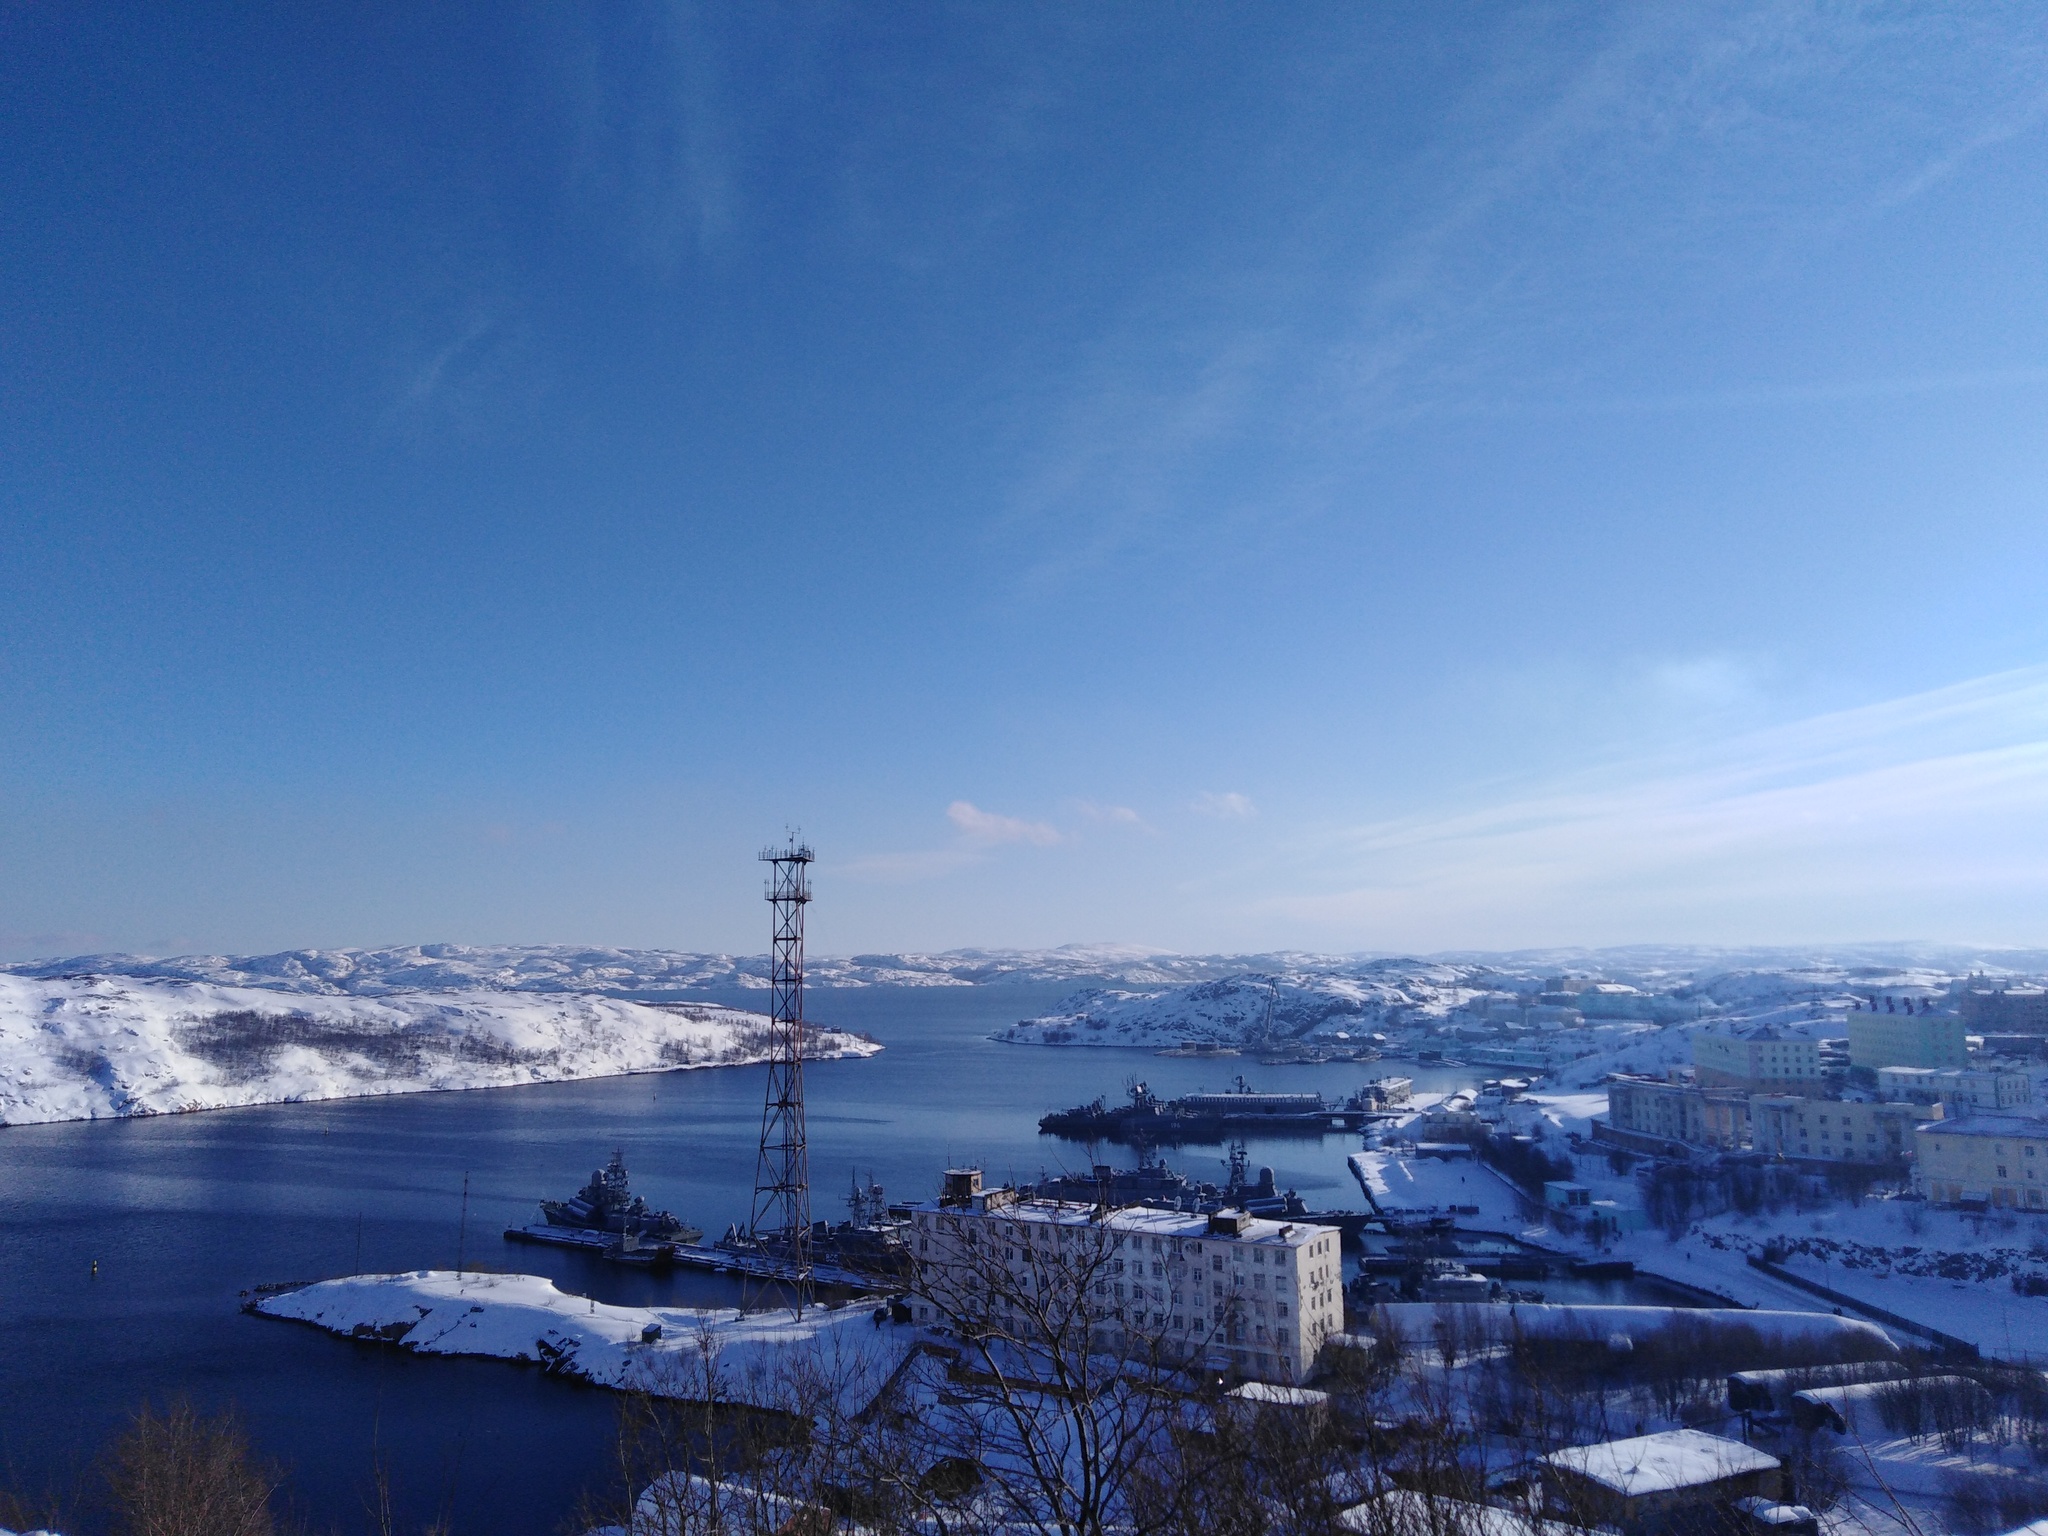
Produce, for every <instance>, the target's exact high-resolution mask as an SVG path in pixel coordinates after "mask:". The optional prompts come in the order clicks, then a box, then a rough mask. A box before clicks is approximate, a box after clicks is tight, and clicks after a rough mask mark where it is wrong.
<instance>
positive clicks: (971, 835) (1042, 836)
mask: <svg viewBox="0 0 2048 1536" xmlns="http://www.w3.org/2000/svg"><path fill="white" fill-rule="evenodd" d="M946 820H947V821H949V822H951V823H952V824H953V829H954V835H953V840H952V842H950V843H948V844H946V845H945V846H943V847H939V848H921V849H912V850H909V851H907V852H901V853H877V854H869V855H867V856H866V857H864V858H858V859H854V860H853V861H851V862H850V863H848V864H847V865H846V866H845V867H844V869H843V870H842V873H845V874H848V875H851V876H853V877H854V878H856V879H866V880H875V881H881V882H888V883H897V882H907V881H914V880H935V879H937V878H939V877H940V876H942V875H949V874H952V873H953V872H954V871H956V870H960V869H965V868H967V867H968V866H969V865H972V864H979V863H980V862H981V861H982V860H983V859H985V858H987V857H988V856H989V854H990V853H991V852H992V851H993V850H995V849H997V848H1002V847H1006V846H1014V845H1018V844H1022V845H1024V846H1027V847H1033V848H1050V847H1053V846H1054V845H1056V844H1058V843H1063V842H1065V841H1066V840H1067V838H1066V834H1064V833H1063V832H1061V831H1060V829H1059V828H1058V827H1055V826H1053V825H1052V824H1051V823H1050V822H1044V821H1026V820H1025V819H1023V818H1022V817H1018V816H1004V815H1001V814H1000V813H998V812H995V811H984V810H983V809H982V808H981V807H980V806H978V805H976V804H974V803H973V802H972V801H971V800H955V801H954V802H953V803H952V804H951V805H949V806H947V807H946Z"/></svg>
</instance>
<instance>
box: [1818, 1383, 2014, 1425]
mask: <svg viewBox="0 0 2048 1536" xmlns="http://www.w3.org/2000/svg"><path fill="white" fill-rule="evenodd" d="M1909 1393H1910V1394H1924V1395H1926V1396H1928V1397H1931V1398H1938V1399H1941V1400H1943V1401H1945V1402H1947V1403H1957V1404H1967V1405H1968V1406H1969V1407H1970V1408H1971V1409H1972V1410H1973V1411H1975V1412H1982V1411H1983V1410H1984V1409H1985V1408H1987V1407H1988V1406H1989V1402H1990V1394H1989V1393H1987V1392H1986V1391H1985V1390H1984V1388H1983V1387H1981V1386H1979V1385H1978V1384H1977V1383H1976V1382H1974V1381H1972V1380H1970V1378H1969V1377H1967V1376H1915V1377H1913V1378H1912V1379H1911V1380H1910V1381H1859V1382H1850V1383H1848V1384H1845V1385H1843V1386H1834V1387H1808V1388H1806V1389H1805V1390H1804V1391H1800V1392H1794V1393H1793V1394H1792V1403H1791V1410H1790V1411H1791V1414H1792V1422H1793V1423H1794V1424H1797V1425H1798V1426H1799V1427H1800V1428H1801V1429H1803V1430H1806V1431H1808V1432H1811V1431H1813V1430H1816V1429H1831V1430H1833V1431H1834V1432H1835V1433H1836V1434H1838V1435H1846V1434H1849V1433H1850V1432H1851V1431H1855V1432H1857V1433H1868V1432H1870V1431H1871V1430H1872V1429H1875V1428H1882V1427H1883V1425H1882V1418H1881V1411H1882V1409H1881V1405H1882V1403H1883V1401H1884V1398H1885V1396H1886V1394H1896V1395H1899V1396H1905V1395H1907V1394H1909Z"/></svg>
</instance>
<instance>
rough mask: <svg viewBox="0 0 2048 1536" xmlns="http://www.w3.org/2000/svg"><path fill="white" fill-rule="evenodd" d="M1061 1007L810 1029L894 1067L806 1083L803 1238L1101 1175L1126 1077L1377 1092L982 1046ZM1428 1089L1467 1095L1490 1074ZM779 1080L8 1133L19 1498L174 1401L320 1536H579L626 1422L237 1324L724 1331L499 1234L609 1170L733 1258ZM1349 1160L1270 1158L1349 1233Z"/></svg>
mask: <svg viewBox="0 0 2048 1536" xmlns="http://www.w3.org/2000/svg"><path fill="white" fill-rule="evenodd" d="M1067 990H1068V989H1067V988H1066V987H1064V986H1059V987H1004V988H988V989H982V988H972V989H970V988H944V989H909V988H905V989H886V990H883V989H875V990H862V991H830V992H818V993H814V994H812V997H811V1006H810V1008H809V1010H808V1011H809V1012H810V1014H811V1015H812V1017H814V1018H815V1019H817V1020H818V1021H820V1022H822V1023H830V1024H840V1025H845V1026H848V1027H851V1028H855V1029H861V1030H865V1031H866V1032H868V1033H870V1034H872V1035H874V1036H875V1037H876V1038H878V1039H880V1040H881V1041H882V1042H883V1043H884V1044H885V1046H886V1047H887V1049H886V1050H884V1051H883V1052H882V1054H881V1055H879V1056H877V1057H874V1058H872V1059H870V1060H867V1061H856V1062H828V1063H820V1064H814V1065H812V1066H811V1067H810V1069H809V1075H808V1088H809V1095H808V1097H809V1105H810V1143H811V1170H812V1186H813V1191H814V1192H813V1197H812V1198H813V1210H814V1213H815V1214H816V1215H818V1216H822V1217H830V1218H832V1219H835V1220H836V1219H838V1218H839V1217H840V1216H842V1215H843V1207H842V1206H841V1204H840V1202H841V1200H842V1198H843V1192H844V1190H845V1189H846V1187H847V1184H848V1182H849V1180H850V1178H851V1176H852V1175H853V1174H854V1173H855V1172H856V1171H858V1172H859V1174H860V1175H861V1176H862V1177H863V1178H865V1177H869V1176H873V1177H876V1178H879V1179H881V1180H882V1182H883V1183H884V1184H885V1185H886V1186H887V1187H888V1189H889V1192H890V1193H891V1195H893V1196H896V1197H898V1198H902V1197H918V1198H922V1197H924V1196H927V1195H930V1194H932V1193H934V1192H935V1191H936V1188H937V1182H938V1176H939V1172H940V1170H941V1169H943V1168H945V1167H946V1166H948V1165H954V1164H962V1163H976V1164H979V1165H981V1166H982V1167H984V1168H986V1169H987V1170H988V1172H989V1174H990V1176H991V1177H992V1178H993V1179H1001V1178H1004V1177H1008V1176H1027V1177H1028V1176H1033V1175H1036V1174H1037V1173H1038V1172H1039V1171H1040V1170H1041V1169H1054V1168H1058V1167H1060V1166H1062V1165H1065V1166H1070V1167H1076V1168H1079V1167H1085V1166H1086V1163H1087V1153H1086V1150H1085V1149H1082V1148H1078V1147H1073V1146H1070V1145H1068V1144H1066V1143H1062V1142H1058V1141H1054V1140H1051V1139H1047V1138H1041V1137H1040V1136H1039V1135H1038V1133H1037V1119H1038V1116H1039V1115H1040V1114H1042V1113H1043V1112H1044V1111H1045V1110H1047V1109H1049V1108H1052V1107H1055V1106H1064V1105H1067V1104H1070V1103H1073V1102H1077V1101H1079V1100H1082V1099H1087V1098H1092V1097H1094V1096H1095V1095H1096V1094H1098V1093H1108V1094H1111V1095H1115V1094H1117V1093H1119V1092H1120V1091H1121V1088H1122V1085H1123V1082H1124V1081H1125V1079H1126V1078H1128V1077H1130V1076H1133V1075H1136V1076H1142V1077H1144V1078H1145V1079H1147V1080H1148V1081H1150V1082H1151V1084H1152V1085H1153V1087H1154V1088H1155V1089H1158V1090H1160V1091H1162V1092H1167V1093H1179V1092H1185V1091H1189V1090H1192V1089H1195V1088H1200V1087H1211V1088H1220V1087H1223V1086H1224V1085H1225V1084H1226V1083H1227V1081H1228V1079H1229V1078H1230V1076H1231V1075H1232V1074H1233V1073H1234V1072H1236V1071H1237V1070H1240V1069H1242V1070H1243V1071H1245V1073H1246V1074H1247V1075H1248V1076H1250V1077H1251V1078H1252V1079H1253V1081H1254V1082H1255V1083H1257V1084H1258V1085H1259V1086H1261V1087H1268V1086H1270V1087H1273V1088H1295V1087H1300V1088H1320V1089H1321V1090H1323V1091H1324V1092H1325V1093H1329V1094H1334V1093H1347V1092H1349V1091H1350V1090H1351V1088H1352V1087H1354V1086H1355V1085H1356V1084H1358V1083H1359V1082H1362V1081H1364V1080H1365V1079H1366V1078H1368V1077H1372V1076H1377V1075H1380V1074H1381V1072H1382V1071H1383V1070H1385V1069H1381V1068H1377V1067H1368V1066H1349V1065H1333V1066H1326V1067H1270V1068H1262V1067H1259V1066H1257V1065H1256V1064H1255V1063H1246V1062H1240V1061H1235V1060H1232V1061H1193V1060H1176V1059H1171V1058H1163V1057H1157V1056H1154V1055H1151V1054H1150V1053H1146V1052H1135V1051H1117V1050H1096V1049H1089V1050H1051V1049H1045V1048H1042V1047H1026V1046H1003V1045H996V1044H994V1043H992V1042H990V1041H988V1040H987V1039H986V1038H984V1037H985V1036H986V1035H987V1034H988V1032H989V1031H990V1030H992V1029H994V1028H996V1027H998V1026H1000V1025H1003V1024H1007V1023H1010V1022H1012V1021H1013V1020H1015V1019H1017V1018H1020V1017H1024V1016H1026V1015H1029V1014H1032V1013H1038V1012H1043V1011H1044V1010H1045V1008H1046V1007H1047V1006H1049V1005H1050V1004H1051V1003H1052V1002H1053V1001H1055V1000H1056V999H1057V998H1058V997H1059V996H1061V995H1063V994H1064V993H1065V992H1066V991H1067ZM1395 1070H1400V1071H1403V1072H1407V1071H1410V1070H1411V1069H1410V1068H1408V1067H1405V1066H1402V1067H1397V1068H1395ZM1423 1076H1428V1077H1429V1080H1430V1081H1431V1082H1434V1080H1435V1077H1441V1078H1442V1079H1443V1081H1444V1084H1445V1085H1448V1084H1449V1083H1451V1082H1453V1081H1464V1080H1469V1079H1470V1077H1471V1076H1472V1074H1471V1073H1469V1072H1466V1073H1459V1072H1457V1071H1453V1070H1440V1071H1439V1072H1438V1073H1436V1074H1434V1075H1427V1074H1425V1075H1423ZM763 1077H764V1074H763V1072H762V1070H761V1069H760V1068H732V1069H723V1070H711V1071H697V1072H677V1073H666V1074H660V1075H650V1076H643V1077H630V1078H611V1079H607V1080H604V1081H601V1082H588V1083H568V1084H557V1085H553V1086H548V1087H536V1088H514V1089H497V1090H489V1091H482V1092H474V1093H448V1094H409V1095H403V1096H398V1097H392V1098H385V1099H355V1100H346V1101H340V1102H336V1103H329V1104H312V1105H280V1106H276V1107H272V1108H265V1109H248V1110H231V1111H223V1112H218V1113H212V1114H202V1115H177V1116H164V1117H160V1118H156V1119H150V1120H130V1121H102V1122H98V1123H86V1124H73V1125H59V1126H27V1127H16V1128H13V1129H8V1130H4V1131H0V1231H4V1234H5V1241H4V1243H0V1483H4V1484H5V1485H6V1486H8V1487H11V1488H12V1489H14V1490H15V1491H16V1492H18V1493H23V1494H28V1495H31V1496H40V1495H42V1494H43V1493H45V1492H46V1491H52V1490H54V1491H56V1492H58V1493H59V1494H61V1495H67V1496H70V1497H73V1498H74V1499H75V1497H76V1495H77V1493H78V1491H79V1490H80V1489H83V1488H85V1487H87V1486H88V1485H89V1482H90V1463H91V1460H92V1457H93V1456H94V1454H95V1453H96V1452H97V1451H98V1449H99V1448H100V1447H101V1446H102V1445H104V1443H105V1442H106V1440H107V1439H108V1437H109V1436H110V1435H111V1434H113V1433H115V1432H117V1431H118V1429H119V1428H120V1426H121V1423H122V1421H123V1419H124V1418H125V1416H126V1415H127V1414H128V1413H129V1412H131V1411H132V1410H133V1408H134V1407H135V1406H136V1405H137V1404H138V1403H140V1402H141V1401H142V1400H143V1399H144V1398H146V1397H154V1398H157V1399H162V1398H165V1397H168V1396H170V1395H172V1394H184V1395H186V1396H189V1397H190V1398H192V1399H193V1400H194V1401H195V1402H196V1403H198V1404H199V1405H201V1406H203V1407H208V1408H211V1407H217V1406H222V1405H229V1404H232V1405H234V1406H235V1407H237V1408H238V1409H239V1410H240V1412H241V1413H242V1415H243V1417H244V1419H245V1421H246V1422H247V1424H248V1426H249V1429H250V1432H251V1435H252V1438H253V1439H254V1440H255V1442H256V1443H257V1445H258V1447H259V1448H260V1449H261V1450H262V1451H263V1452H264V1453H265V1454H266V1455H268V1456H270V1457H272V1458H274V1459H276V1460H277V1461H278V1462H280V1463H282V1464H283V1465H284V1466H285V1467H286V1468H287V1470H288V1473H289V1480H290V1487H291V1490H292V1493H293V1496H294V1498H295V1500H296V1502H297V1504H298V1506H299V1507H300V1509H301V1510H302V1511H304V1512H305V1513H307V1514H308V1515H309V1516H310V1517H311V1521H312V1525H313V1528H314V1529H316V1530H322V1531H325V1530H342V1531H356V1530H368V1529H371V1522H370V1519H369V1516H368V1513H367V1504H366V1500H367V1499H368V1497H369V1493H370V1489H371V1486H372V1483H371V1479H372V1470H373V1468H374V1467H375V1466H376V1465H377V1464H378V1463H379V1461H380V1460H381V1461H382V1462H383V1464H384V1465H385V1466H386V1468H387V1470H388V1475H389V1477H390V1480H391V1485H392V1488H393V1493H394V1498H395V1501H396V1503H397V1505H398V1508H399V1512H400V1515H401V1517H402V1523H403V1524H404V1526H406V1527H407V1528H413V1527H417V1526H418V1525H419V1524H421V1523H423V1522H425V1521H427V1520H429V1519H431V1518H434V1517H437V1516H444V1515H445V1516H447V1517H449V1518H450V1519H451V1520H452V1522H453V1530H454V1531H455V1532H457V1533H462V1536H481V1533H486V1532H492V1533H495V1532H526V1531H531V1532H538V1533H546V1532H554V1531H557V1530H560V1529H562V1528H563V1527H564V1523H565V1522H566V1521H567V1520H569V1518H570V1517H571V1515H572V1514H573V1512H574V1509H575V1505H576V1502H577V1499H578V1496H579V1495H580V1494H581V1493H582V1492H584V1491H585V1490H586V1488H588V1487H590V1486H592V1485H593V1484H595V1483H596V1482H598V1481H600V1480H601V1479H602V1476H603V1469H604V1462H605V1447H606V1443H607V1440H608V1437H609V1436H610V1435H611V1433H612V1430H613V1424H614V1418H613V1415H614V1410H615V1404H614V1400H613V1398H612V1397H611V1396H610V1394H608V1393H605V1392H602V1391H599V1390H597V1389H594V1388H587V1387H579V1386H576V1385H574V1384H571V1383H564V1382H561V1381H557V1380H553V1379H549V1378H546V1377H543V1376H541V1375H540V1374H539V1373H538V1372H536V1371H532V1370H528V1369H523V1368H521V1367H518V1366H514V1365H509V1364H500V1363H497V1362H492V1361H450V1360H421V1359H415V1358H413V1357H412V1356H409V1355H406V1354H404V1353H403V1352H401V1351H397V1350H390V1349H382V1348H377V1347H373V1346H368V1345H361V1344H355V1343H351V1342H349V1341H346V1340H342V1339H337V1338H334V1337H331V1336H329V1335H326V1334H322V1333H319V1332H316V1331H314V1330H312V1329H310V1328H305V1327H301V1326H297V1325H293V1324H287V1323H281V1322H275V1321H269V1320H265V1319H260V1318H255V1317H250V1316H247V1315H245V1314H243V1313H241V1312H240V1311H239V1310H238V1305H237V1303H238V1298H239V1294H240V1293H241V1292H242V1291H243V1290H245V1289H246V1288H248V1287H250V1286H253V1285H256V1284H259V1283H263V1282H267V1281H278V1280H291V1279H302V1278H317V1277H322V1276H328V1275H338V1274H345V1273H350V1272H352V1271H356V1270H381V1271H388V1270H401V1269H416V1268H425V1267H441V1268H452V1267H454V1265H455V1264H456V1262H457V1259H458V1255H460V1256H461V1257H463V1258H464V1259H465V1260H466V1261H467V1262H469V1263H471V1264H475V1265H479V1266H482V1267H492V1268H500V1269H516V1270H520V1271H523V1272H526V1273H530V1274H546V1275H550V1276H552V1277H554V1278H555V1280H556V1282H557V1283H558V1284H559V1285H561V1286H562V1287H563V1288H564V1289H565V1290H570V1291H574V1292H576V1293H577V1294H582V1295H594V1296H597V1297H598V1298H600V1299H602V1300H606V1301H622V1302H639V1301H647V1300H656V1299H658V1300H662V1301H667V1302H688V1301H693V1300H694V1301H704V1302H716V1303H731V1302H733V1301H735V1300H737V1296H736V1293H735V1292H734V1290H733V1289H732V1288H731V1287H730V1286H729V1284H728V1283H727V1282H724V1281H721V1280H717V1279H715V1278H711V1277H703V1276H692V1275H676V1276H672V1277H657V1276H653V1275H648V1274H643V1273H638V1272H635V1271H629V1270H622V1269H620V1268H617V1267H615V1266H608V1265H605V1264H603V1263H602V1262H601V1261H598V1260H595V1259H592V1258H589V1257H587V1256H584V1255H581V1254H576V1253H569V1252H559V1251H555V1250H549V1249H540V1248H533V1247H525V1246H514V1245H511V1244H507V1243H505V1242H504V1241H503V1240H502V1238H501V1237H500V1233H501V1232H502V1231H503V1229H504V1228H505V1227H506V1226H508V1225H517V1224H521V1223H524V1222H526V1221H530V1220H532V1219H534V1204H535V1202H536V1201H537V1200H539V1199H540V1198H541V1197H542V1196H544V1195H555V1196H566V1195H568V1194H570V1193H572V1192H573V1191H574V1190H575V1189H576V1188H577V1186H579V1185H580V1184H581V1183H582V1182H583V1181H584V1179H585V1178H587V1177H588V1176H589V1173H590V1170H591V1169H592V1168H593V1167H595V1166H596V1165H597V1164H598V1163H600V1162H601V1161H603V1159H604V1157H605V1156H606V1155H607V1154H608V1152H609V1151H610V1149H611V1148H612V1147H613V1146H619V1147H623V1148H624V1150H625V1154H626V1160H627V1164H628V1166H629V1167H630V1168H631V1169H632V1172H633V1179H634V1183H635V1186H636V1187H637V1188H638V1189H640V1190H642V1191H643V1192H644V1193H645V1194H646V1195H647V1196H648V1198H649V1199H650V1201H651V1202H653V1203H654V1204H656V1205H661V1206H667V1207H669V1208H670V1209H673V1210H674V1211H676V1212H677V1213H678V1214H679V1215H682V1216H683V1217H685V1218H686V1219H687V1220H690V1221H692V1222H695V1223H696V1224H697V1225H699V1226H701V1227H703V1228H704V1229H705V1231H706V1232H707V1233H708V1234H710V1235H712V1236H716V1235H717V1234H718V1233H720V1232H722V1231H723V1230H724V1229H725V1227H726V1226H727V1224H728V1223H731V1222H736V1221H737V1222H744V1221H745V1220H746V1219H747V1217H748V1214H749V1204H750V1196H751V1190H752V1187H753V1179H754V1149H755V1140H756V1136H757V1134H758V1131H759V1127H760V1118H761V1094H762V1086H763ZM1355 1145H1356V1143H1355V1140H1354V1139H1353V1138H1349V1137H1335V1136H1333V1137H1330V1138H1328V1139H1326V1140H1324V1141H1322V1142H1316V1141H1298V1140H1297V1141H1273V1142H1262V1143H1254V1144H1253V1146H1252V1148H1251V1151H1252V1156H1253V1161H1254V1163H1255V1164H1256V1163H1265V1164H1271V1165H1272V1166H1273V1167H1274V1168H1275V1169H1276V1170H1277V1173H1278V1176H1279V1180H1280V1183H1281V1185H1282V1187H1287V1186H1292V1187H1294V1188H1297V1189H1299V1190H1301V1191H1302V1192H1303V1194H1305V1195H1307V1196H1308V1197H1309V1199H1310V1203H1311V1204H1330V1205H1343V1206H1353V1207H1355V1206H1357V1205H1358V1204H1359V1203H1360V1202H1359V1198H1358V1192H1357V1188H1356V1186H1355V1185H1353V1184H1352V1183H1351V1181H1350V1178H1349V1176H1348V1174H1347V1172H1346V1169H1345V1166H1344V1155H1345V1153H1346V1152H1348V1151H1349V1150H1351V1149H1352V1148H1353V1147H1354V1146H1355ZM1119 1160H1122V1155H1120V1159H1119ZM1168 1160H1169V1161H1171V1162H1172V1163H1173V1164H1174V1165H1175V1166H1176V1167H1179V1168H1181V1169H1183V1170H1184V1171H1186V1172H1189V1173H1191V1174H1194V1175H1195V1176H1197V1177H1204V1178H1206V1177H1216V1176H1218V1175H1220V1173H1221V1172H1222V1166H1223V1164H1222V1149H1221V1148H1200V1147H1189V1148H1185V1149H1182V1150H1181V1151H1179V1152H1169V1153H1168ZM465 1174H467V1176H468V1178H469V1187H470V1193H469V1205H468V1213H469V1214H468V1223H467V1227H466V1229H465V1228H464V1226H463V1223H462V1219H461V1218H462V1210H463V1204H462V1188H463V1179H464V1176H465ZM94 1260H97V1261H98V1263H99V1274H98V1277H97V1278H94V1277H93V1275H92V1265H93V1262H94ZM88 1523H89V1522H88Z"/></svg>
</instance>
